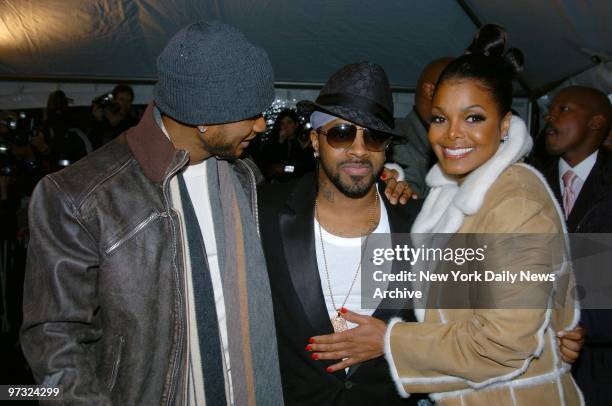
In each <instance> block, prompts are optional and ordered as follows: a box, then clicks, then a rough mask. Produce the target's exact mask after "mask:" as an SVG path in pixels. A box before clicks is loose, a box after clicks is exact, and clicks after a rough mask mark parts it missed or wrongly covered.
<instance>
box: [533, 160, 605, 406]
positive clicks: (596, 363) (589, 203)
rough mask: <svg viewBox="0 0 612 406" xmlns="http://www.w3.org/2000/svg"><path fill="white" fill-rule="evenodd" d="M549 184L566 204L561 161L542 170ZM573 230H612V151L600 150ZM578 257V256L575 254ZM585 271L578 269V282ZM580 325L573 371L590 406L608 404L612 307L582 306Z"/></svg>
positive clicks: (577, 206) (572, 216)
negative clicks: (579, 346)
mask: <svg viewBox="0 0 612 406" xmlns="http://www.w3.org/2000/svg"><path fill="white" fill-rule="evenodd" d="M543 172H544V176H545V177H546V179H547V181H548V183H549V185H550V186H551V188H552V190H553V191H554V193H555V196H556V197H557V200H558V201H559V203H560V204H561V206H563V198H562V194H561V189H560V184H559V160H558V159H555V160H554V161H553V162H552V163H551V164H550V165H549V166H548V167H546V168H544V169H543ZM567 230H568V232H570V233H612V154H610V153H609V152H607V151H605V150H599V153H598V154H597V161H596V162H595V165H594V166H593V169H591V173H590V174H589V176H588V177H587V179H586V181H585V182H584V185H583V186H582V189H581V190H580V194H579V195H578V199H577V200H576V203H574V208H573V209H572V211H571V212H570V215H569V218H568V219H567ZM574 256H575V255H574ZM582 272H588V270H584V271H583V270H579V271H578V275H577V278H578V281H580V275H581V273H582ZM580 324H581V325H582V326H583V327H584V328H585V329H586V331H587V337H586V340H585V345H584V347H583V349H582V352H581V354H580V358H579V359H578V361H577V362H576V363H575V364H574V366H573V368H572V373H573V374H574V378H575V379H576V382H577V383H578V386H579V387H580V389H582V392H583V393H584V396H585V400H586V404H587V405H608V404H610V401H611V399H612V385H610V383H611V382H612V310H609V309H583V310H582V312H581V316H580Z"/></svg>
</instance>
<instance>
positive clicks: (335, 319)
mask: <svg viewBox="0 0 612 406" xmlns="http://www.w3.org/2000/svg"><path fill="white" fill-rule="evenodd" d="M375 196H376V197H375V199H376V200H375V201H374V207H373V208H372V210H371V211H370V222H369V224H370V228H369V230H368V231H367V232H366V234H364V235H365V236H366V241H367V238H368V236H369V235H370V233H371V232H372V231H374V229H375V224H374V215H375V212H376V209H377V207H378V191H377V190H376V189H375ZM315 218H316V220H317V224H318V226H319V241H320V243H321V253H322V254H323V264H324V266H325V278H326V279H327V288H328V290H329V297H330V299H331V302H332V306H333V308H334V310H336V315H335V316H332V317H331V323H332V326H333V328H334V331H335V332H336V333H340V332H342V331H345V330H348V324H347V322H346V319H345V318H344V317H342V313H340V309H342V308H343V307H344V305H345V304H346V301H347V300H348V298H349V296H350V295H351V292H352V291H353V287H354V286H355V282H356V281H357V276H359V272H360V271H361V256H362V255H363V252H361V256H360V258H359V264H358V265H357V270H356V271H355V276H353V281H352V282H351V286H350V288H349V291H348V293H347V294H346V297H345V298H344V301H343V302H342V306H340V307H339V308H338V307H336V301H335V300H334V294H333V291H332V287H331V279H330V277H329V269H328V267H327V255H326V254H325V244H324V243H323V232H322V230H321V219H320V218H319V204H318V199H315ZM364 235H362V237H363V236H364Z"/></svg>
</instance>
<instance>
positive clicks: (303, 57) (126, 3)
mask: <svg viewBox="0 0 612 406" xmlns="http://www.w3.org/2000/svg"><path fill="white" fill-rule="evenodd" d="M200 19H218V20H222V21H225V22H227V23H230V24H232V25H235V26H237V27H238V28H240V29H241V30H242V31H243V32H245V34H246V35H247V37H248V38H249V39H250V40H251V41H253V42H254V43H256V44H258V45H260V46H262V47H263V48H265V49H266V51H267V52H268V54H269V55H270V59H271V61H272V64H273V66H274V70H275V74H276V81H277V85H278V86H279V88H288V87H287V86H288V85H290V87H291V88H295V87H298V88H300V87H301V88H312V87H313V86H314V87H316V86H319V85H320V84H322V83H323V82H325V80H326V79H327V77H328V76H329V75H330V74H331V73H332V72H333V71H335V70H336V69H337V68H338V67H340V66H342V65H344V64H346V63H350V62H355V61H360V60H370V61H372V62H376V63H379V64H381V65H382V66H383V67H384V68H385V70H386V71H387V73H388V75H389V78H390V80H391V83H392V85H393V86H394V88H395V89H396V90H400V91H401V90H410V89H413V88H414V86H415V83H416V79H417V78H418V75H419V73H420V71H421V70H422V68H423V67H424V66H425V65H426V64H427V63H428V62H429V61H431V60H433V59H435V58H438V57H441V56H447V55H450V56H452V55H458V54H461V53H462V51H463V49H464V48H465V47H466V46H467V45H468V43H469V42H470V40H471V37H472V35H473V34H474V32H475V30H476V27H477V24H479V23H489V22H494V23H498V24H500V25H502V26H504V27H505V28H506V29H507V31H508V32H509V35H510V45H512V46H515V47H518V48H520V49H521V50H523V52H524V53H525V57H526V69H525V71H524V72H523V74H522V78H521V79H522V84H523V85H524V87H525V89H524V94H526V95H530V96H533V95H539V94H542V93H544V91H545V90H548V89H549V88H551V87H553V86H552V85H553V84H555V83H560V82H561V81H562V80H564V79H566V78H569V77H571V76H573V75H575V74H578V73H580V72H582V71H584V70H587V69H589V68H590V67H592V66H593V65H594V62H593V58H600V59H601V60H604V61H609V60H610V59H611V57H610V54H611V53H612V35H610V31H611V27H610V21H612V6H611V5H610V2H609V1H608V0H593V1H590V2H583V1H580V0H539V1H536V2H534V1H528V0H514V1H512V2H509V1H502V0H465V1H454V0H430V1H416V0H380V1H368V0H334V1H329V0H328V1H325V0H308V1H306V0H292V1H286V0H285V1H283V0H225V1H221V0H44V1H42V0H3V1H2V2H1V3H0V79H3V80H4V82H3V83H1V84H0V104H2V105H3V106H6V105H8V104H10V103H13V106H14V107H33V106H34V105H38V106H42V105H44V101H43V102H42V104H41V95H43V94H44V95H45V99H46V94H48V92H49V91H51V90H55V89H57V88H58V87H61V88H62V89H64V90H66V91H67V93H69V95H70V96H71V97H73V98H74V99H76V100H77V102H78V103H79V104H86V103H89V102H90V101H91V98H92V97H93V96H95V95H98V94H100V93H102V92H104V91H106V90H108V89H109V88H112V83H115V82H119V81H127V82H131V83H137V84H141V85H142V86H143V87H142V88H137V92H136V93H137V97H139V98H141V99H142V100H137V102H138V101H141V102H145V101H146V100H144V99H145V98H149V97H150V88H151V86H150V85H151V84H152V83H154V81H155V59H156V56H157V55H158V54H159V52H160V51H161V49H162V48H163V46H164V44H165V43H166V42H167V40H168V39H169V38H170V37H171V36H172V35H173V34H174V33H175V32H176V31H178V30H179V29H180V28H181V27H183V26H185V25H187V24H189V23H191V22H193V21H197V20H200ZM32 80H36V81H34V82H33V81H32ZM24 81H27V82H24ZM66 82H69V83H66ZM608 83H609V82H608ZM603 90H605V91H606V92H607V93H610V89H603ZM15 104H17V105H19V106H15Z"/></svg>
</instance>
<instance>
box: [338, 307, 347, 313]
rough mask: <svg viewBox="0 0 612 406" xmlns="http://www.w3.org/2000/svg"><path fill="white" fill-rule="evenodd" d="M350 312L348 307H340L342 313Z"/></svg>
mask: <svg viewBox="0 0 612 406" xmlns="http://www.w3.org/2000/svg"><path fill="white" fill-rule="evenodd" d="M346 312H348V309H347V308H346V307H343V308H341V309H340V313H346Z"/></svg>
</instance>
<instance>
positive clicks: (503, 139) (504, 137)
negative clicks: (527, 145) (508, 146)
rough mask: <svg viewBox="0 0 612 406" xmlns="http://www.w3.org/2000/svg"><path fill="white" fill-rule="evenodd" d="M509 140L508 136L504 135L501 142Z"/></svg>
mask: <svg viewBox="0 0 612 406" xmlns="http://www.w3.org/2000/svg"><path fill="white" fill-rule="evenodd" d="M509 139H510V136H509V135H508V133H506V134H504V136H503V138H502V142H506V141H508V140H509Z"/></svg>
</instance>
